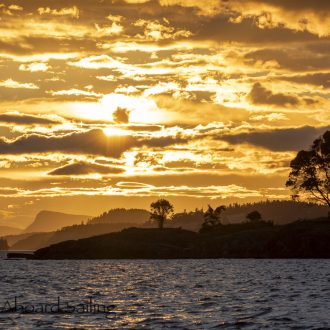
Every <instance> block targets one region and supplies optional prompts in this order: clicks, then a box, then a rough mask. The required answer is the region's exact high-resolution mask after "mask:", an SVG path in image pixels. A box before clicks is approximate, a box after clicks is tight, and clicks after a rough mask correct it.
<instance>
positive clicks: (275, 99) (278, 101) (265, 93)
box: [248, 83, 299, 106]
mask: <svg viewBox="0 0 330 330" xmlns="http://www.w3.org/2000/svg"><path fill="white" fill-rule="evenodd" d="M248 99H249V100H250V101H251V102H252V103H254V104H270V105H276V106H286V105H297V104H298V103H299V99H298V98H297V97H296V96H293V95H289V94H284V93H277V94H276V93H273V92H272V91H270V90H268V89H266V88H265V87H263V86H262V85H261V84H260V83H255V84H254V85H253V87H252V89H251V92H250V93H249V95H248Z"/></svg>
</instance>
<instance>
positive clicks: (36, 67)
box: [19, 62, 49, 72]
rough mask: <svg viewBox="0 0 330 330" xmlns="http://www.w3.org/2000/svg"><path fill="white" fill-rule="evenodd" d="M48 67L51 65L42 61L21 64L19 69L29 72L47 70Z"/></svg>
mask: <svg viewBox="0 0 330 330" xmlns="http://www.w3.org/2000/svg"><path fill="white" fill-rule="evenodd" d="M48 69H49V66H48V65H47V63H42V62H36V63H28V64H21V65H20V66H19V70H21V71H29V72H46V71H47V70H48Z"/></svg>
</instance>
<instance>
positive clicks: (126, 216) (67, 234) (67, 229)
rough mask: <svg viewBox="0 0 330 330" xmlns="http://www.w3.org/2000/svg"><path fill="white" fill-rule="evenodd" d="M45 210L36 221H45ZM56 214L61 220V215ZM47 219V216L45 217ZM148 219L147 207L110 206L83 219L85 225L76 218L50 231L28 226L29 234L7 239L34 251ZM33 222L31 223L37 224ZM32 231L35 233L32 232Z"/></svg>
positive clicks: (17, 247) (14, 247)
mask: <svg viewBox="0 0 330 330" xmlns="http://www.w3.org/2000/svg"><path fill="white" fill-rule="evenodd" d="M44 213H45V212H41V215H40V213H39V214H38V216H37V218H36V221H37V220H38V221H39V222H42V223H43V222H44V221H45V219H44V218H45V214H44ZM52 213H53V217H55V218H57V215H58V214H60V215H62V214H61V213H54V212H52ZM39 215H40V217H39ZM48 215H49V212H48ZM46 216H47V214H46ZM58 217H59V218H61V219H64V217H63V216H61V217H60V216H58ZM40 218H41V220H40ZM48 218H50V217H49V216H48ZM148 219H149V212H148V211H146V210H141V209H113V210H110V211H108V212H104V213H103V214H101V215H100V216H98V217H95V218H92V219H90V220H88V221H84V220H85V219H84V220H83V221H84V223H85V224H82V223H81V222H82V221H81V219H78V220H79V221H77V223H74V224H73V225H67V224H66V225H65V226H62V227H63V228H60V229H56V230H53V231H52V232H49V231H47V232H46V230H42V229H43V227H41V226H40V225H38V226H34V227H32V225H31V226H30V234H25V235H19V236H16V237H14V236H13V237H12V236H11V237H8V238H7V240H8V243H9V245H10V249H11V250H36V249H39V248H42V247H46V246H48V245H51V244H56V243H59V242H62V241H66V240H77V239H81V238H87V237H91V236H96V235H102V234H107V233H112V232H116V231H120V230H122V229H124V228H129V227H139V226H142V225H143V224H144V223H145V222H146V221H147V220H148ZM36 221H35V222H34V223H36ZM37 224H38V223H37ZM31 227H32V228H31ZM27 229H28V228H27ZM32 231H33V232H34V233H32Z"/></svg>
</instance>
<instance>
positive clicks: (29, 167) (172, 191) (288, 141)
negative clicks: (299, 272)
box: [0, 0, 330, 226]
mask: <svg viewBox="0 0 330 330" xmlns="http://www.w3.org/2000/svg"><path fill="white" fill-rule="evenodd" d="M329 34H330V1H328V0H313V1H310V0H290V1H287V0H260V1H255V0H230V1H229V0H208V1H200V0H126V1H123V0H118V1H116V0H112V1H111V0H98V1H87V0H81V1H79V0H76V1H74V0H66V1H64V0H59V1H49V0H33V1H28V0H17V1H3V0H0V35H1V39H0V194H1V199H0V225H4V224H6V225H21V226H24V225H25V224H26V223H28V222H29V221H31V217H33V216H34V215H35V213H37V212H38V211H40V210H42V209H51V210H57V211H64V212H72V213H80V214H90V215H96V214H99V213H101V212H103V211H105V210H108V209H110V208H112V207H142V208H148V207H149V204H150V202H151V201H153V200H155V199H157V198H158V197H166V198H168V199H169V200H170V201H171V202H173V203H174V205H175V206H176V209H177V210H178V211H179V210H183V209H184V208H186V209H194V208H195V207H202V206H206V205H207V204H208V203H210V202H211V203H212V204H217V205H218V204H226V203H230V202H247V201H255V200H262V199H266V198H269V199H274V198H276V199H277V198H278V199H283V198H288V197H289V194H290V192H289V191H288V190H287V189H286V188H285V181H286V178H287V176H288V173H289V168H288V166H289V163H290V160H291V159H292V158H293V157H294V155H295V154H296V152H297V151H298V150H300V149H302V148H306V147H308V146H309V145H310V144H311V142H312V141H313V139H315V138H316V137H318V136H319V135H321V134H322V133H323V132H324V131H325V130H326V129H329V126H330V111H329V105H330V101H329V96H330V39H329Z"/></svg>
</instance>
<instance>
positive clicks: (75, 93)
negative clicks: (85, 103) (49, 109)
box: [48, 88, 102, 97]
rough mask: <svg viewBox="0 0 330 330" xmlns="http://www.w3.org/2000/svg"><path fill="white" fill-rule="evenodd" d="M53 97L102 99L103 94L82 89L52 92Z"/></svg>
mask: <svg viewBox="0 0 330 330" xmlns="http://www.w3.org/2000/svg"><path fill="white" fill-rule="evenodd" d="M48 93H50V94H52V95H53V96H87V97H88V96H90V97H101V96H102V94H98V93H95V92H92V91H84V90H80V89H76V88H73V89H68V90H61V91H50V92H48Z"/></svg>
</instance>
